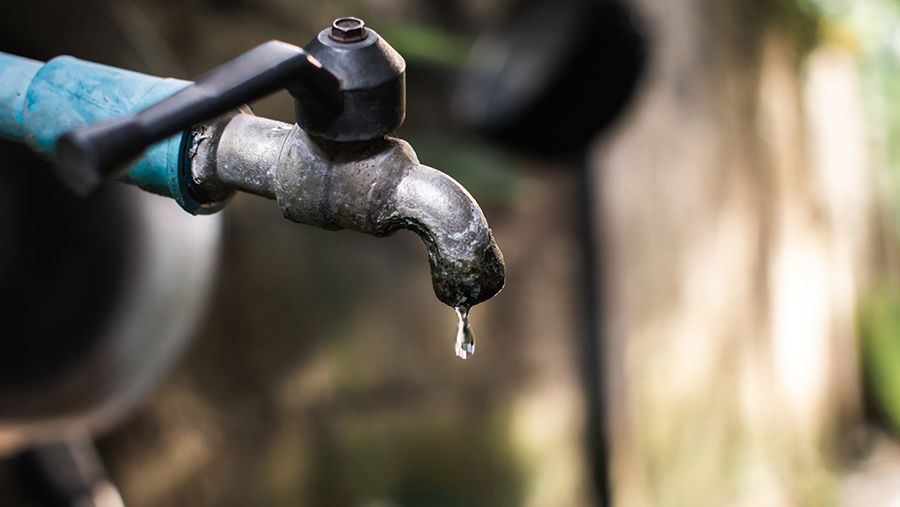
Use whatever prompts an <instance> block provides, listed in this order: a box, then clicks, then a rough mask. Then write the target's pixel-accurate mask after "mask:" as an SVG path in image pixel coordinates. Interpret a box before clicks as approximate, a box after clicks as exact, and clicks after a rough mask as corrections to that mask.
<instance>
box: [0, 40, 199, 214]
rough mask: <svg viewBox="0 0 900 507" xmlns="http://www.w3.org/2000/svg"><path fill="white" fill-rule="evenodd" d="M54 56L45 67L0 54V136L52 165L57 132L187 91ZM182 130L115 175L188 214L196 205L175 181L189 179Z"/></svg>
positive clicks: (174, 82) (169, 82)
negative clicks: (16, 143)
mask: <svg viewBox="0 0 900 507" xmlns="http://www.w3.org/2000/svg"><path fill="white" fill-rule="evenodd" d="M190 84H191V83H190V82H188V81H181V80H178V79H170V78H159V77H154V76H148V75H145V74H139V73H137V72H131V71H127V70H122V69H117V68H115V67H109V66H106V65H100V64H97V63H91V62H85V61H82V60H79V59H77V58H72V57H70V56H60V57H57V58H54V59H52V60H50V61H49V62H47V63H42V62H38V61H35V60H30V59H28V58H22V57H19V56H14V55H10V54H7V53H2V52H0V138H4V139H8V140H11V141H15V142H20V143H25V144H27V145H28V146H29V147H30V148H31V149H32V150H34V152H35V153H37V154H38V155H40V156H42V157H44V158H47V159H52V158H53V146H54V143H55V142H56V139H57V138H58V137H59V136H60V135H62V134H63V133H65V132H67V131H69V130H71V129H73V128H75V127H79V126H82V125H85V124H88V123H93V122H96V121H100V120H103V119H106V118H111V117H114V116H122V115H125V114H130V113H134V112H137V111H139V110H141V109H143V108H145V107H147V106H150V105H152V104H155V103H157V102H159V101H160V100H162V99H164V98H166V97H168V96H170V95H173V94H174V93H175V92H177V91H178V90H181V89H182V88H184V87H186V86H188V85H190ZM189 141H190V134H189V133H188V132H184V133H182V134H179V135H175V136H173V137H171V138H169V139H166V140H165V141H162V142H160V143H158V144H155V145H153V146H152V147H150V148H149V149H147V151H145V152H144V154H143V156H142V157H141V158H140V159H139V160H137V161H136V162H134V163H133V164H132V165H131V166H130V167H129V168H128V169H127V170H126V171H125V173H124V174H123V175H122V176H121V177H120V179H121V180H122V181H124V182H126V183H130V184H133V185H137V186H139V187H141V188H143V189H144V190H147V191H150V192H153V193H156V194H160V195H164V196H167V197H171V198H173V199H175V200H176V201H178V203H179V204H180V205H181V207H182V208H184V209H185V210H187V211H188V212H190V213H192V214H196V213H198V212H201V206H200V204H199V203H197V202H195V201H194V200H193V199H192V198H191V196H190V195H189V194H188V192H186V191H185V186H184V184H183V182H182V178H181V176H180V175H182V174H190V171H185V170H184V167H188V168H189V164H190V161H189V160H187V158H186V156H185V152H186V150H185V147H186V146H188V143H189Z"/></svg>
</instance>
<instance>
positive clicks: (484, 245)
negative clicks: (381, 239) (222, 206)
mask: <svg viewBox="0 0 900 507" xmlns="http://www.w3.org/2000/svg"><path fill="white" fill-rule="evenodd" d="M215 150H216V157H215V164H216V167H215V174H216V175H218V177H219V178H220V179H221V180H222V181H223V182H225V183H226V184H228V185H229V186H231V187H232V188H238V189H241V190H244V191H247V192H251V193H254V194H257V195H261V196H264V197H267V198H274V199H276V200H277V201H278V204H279V206H280V207H281V209H282V211H283V213H284V215H285V217H287V218H288V219H290V220H292V221H294V222H298V223H302V224H307V225H313V226H316V227H321V228H323V229H329V230H340V229H349V230H354V231H358V232H363V233H366V234H372V235H374V236H388V235H390V234H393V233H394V232H396V231H398V230H400V229H406V230H410V231H413V232H415V233H416V234H418V235H419V237H421V238H422V240H423V241H424V243H425V246H426V248H427V250H428V259H429V263H430V266H431V278H432V283H433V286H434V292H435V294H436V295H437V297H438V299H440V300H441V301H442V302H444V303H446V304H447V305H449V306H453V307H457V306H464V307H465V306H472V305H475V304H478V303H481V302H483V301H486V300H487V299H490V298H491V297H493V296H494V295H495V294H497V293H498V292H499V291H500V289H502V288H503V284H504V280H505V267H504V263H503V255H502V254H501V252H500V249H499V248H498V247H497V244H496V242H495V241H494V238H493V235H492V234H491V230H490V228H489V227H488V223H487V220H486V219H485V217H484V214H483V213H482V211H481V208H480V207H479V206H478V203H476V202H475V200H474V199H473V198H472V196H471V195H470V194H469V193H468V192H467V191H466V190H465V189H464V188H463V187H462V186H461V185H460V184H459V183H457V182H456V181H455V180H453V179H452V178H450V177H449V176H447V175H446V174H444V173H442V172H440V171H438V170H436V169H432V168H430V167H428V166H425V165H422V164H420V163H419V160H418V158H417V157H416V154H415V152H414V151H413V149H412V148H411V147H410V146H409V144H408V143H406V142H405V141H402V140H400V139H395V138H390V137H387V138H383V139H379V140H376V141H372V142H366V143H332V142H327V141H322V140H318V139H313V138H311V137H310V136H309V135H308V134H307V133H306V132H304V131H303V130H302V129H301V128H299V127H297V126H293V127H290V126H289V125H287V124H283V123H280V122H275V121H272V120H267V119H263V118H256V117H254V116H250V115H238V116H237V117H236V118H235V119H233V120H232V121H231V122H230V123H229V124H228V126H227V127H225V131H224V132H223V133H222V134H221V136H219V137H218V142H217V144H216V146H215ZM195 165H199V164H196V163H195ZM196 171H203V172H205V173H209V169H208V168H201V167H198V168H197V169H195V174H196ZM206 177H208V175H207V176H206Z"/></svg>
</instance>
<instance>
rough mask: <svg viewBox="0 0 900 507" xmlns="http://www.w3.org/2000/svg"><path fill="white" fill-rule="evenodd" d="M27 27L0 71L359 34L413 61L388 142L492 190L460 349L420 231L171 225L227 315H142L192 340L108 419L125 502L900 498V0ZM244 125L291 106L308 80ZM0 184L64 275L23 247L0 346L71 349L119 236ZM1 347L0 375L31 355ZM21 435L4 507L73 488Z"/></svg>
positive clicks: (428, 8) (4, 481)
mask: <svg viewBox="0 0 900 507" xmlns="http://www.w3.org/2000/svg"><path fill="white" fill-rule="evenodd" d="M4 8H5V11H4V13H3V15H0V28H2V29H0V50H3V51H5V52H9V53H13V54H19V55H23V56H28V57H31V58H35V59H38V60H48V59H50V58H53V57H54V56H57V55H60V54H71V55H74V56H77V57H79V58H82V59H85V60H89V61H96V62H101V63H106V64H109V65H114V66H118V67H123V68H128V69H133V70H136V71H139V72H145V73H149V74H154V75H161V76H173V77H178V78H182V79H191V78H193V77H196V76H198V75H200V74H201V73H202V72H204V71H205V70H208V69H210V68H212V67H214V66H215V65H217V64H219V63H222V62H225V61H227V60H229V59H231V58H233V57H235V56H236V55H238V54H240V53H242V52H243V51H245V50H247V49H249V48H251V47H253V46H255V45H257V44H259V43H262V42H264V41H267V40H270V39H279V40H283V41H286V42H290V43H293V44H297V45H301V46H302V45H305V44H306V43H307V42H308V41H309V40H311V39H312V38H313V36H314V35H315V34H317V33H318V32H319V30H321V29H322V28H324V27H326V26H328V25H329V24H330V23H331V21H332V20H333V19H334V18H337V17H340V16H345V15H355V16H359V17H362V18H363V19H365V20H366V22H367V24H368V26H370V27H372V28H374V29H375V30H376V31H378V32H379V33H380V34H381V35H382V36H383V37H384V38H385V39H386V40H387V41H388V42H389V43H390V44H391V45H392V46H393V47H394V48H395V49H397V50H398V51H399V52H400V53H401V54H402V55H403V56H404V57H405V58H406V61H407V64H408V70H407V95H408V96H407V119H406V123H405V124H404V125H403V127H402V128H401V129H400V130H399V131H398V132H397V133H396V134H397V136H399V137H401V138H404V139H406V140H407V141H409V142H410V143H411V145H412V146H413V147H414V148H415V149H416V151H417V153H418V156H419V159H420V160H421V161H422V162H423V163H425V164H427V165H430V166H433V167H436V168H438V169H440V170H442V171H445V172H447V173H448V174H450V175H451V176H453V177H454V178H456V179H457V180H458V181H460V182H461V183H462V184H463V185H464V186H465V187H466V188H468V189H469V191H470V192H471V193H472V194H473V195H474V197H475V198H476V199H477V200H478V202H479V203H480V204H481V206H482V207H483V209H484V212H485V214H486V216H487V218H488V220H489V222H490V224H491V226H492V228H493V232H494V234H495V235H496V238H497V242H498V243H499V245H500V248H501V249H502V250H503V252H504V254H505V258H506V262H507V275H508V280H507V285H506V288H505V289H504V291H503V292H502V293H501V294H500V295H498V296H497V297H496V298H494V299H493V300H491V301H489V302H487V303H485V304H483V305H479V306H477V307H476V308H474V309H473V311H472V325H473V330H474V332H475V335H476V339H477V340H478V352H477V354H476V355H475V356H474V357H473V358H471V359H469V360H467V361H461V360H459V359H458V358H456V357H455V355H454V353H453V344H454V337H455V326H456V321H455V318H456V317H455V315H454V313H453V311H452V310H451V309H449V308H447V307H445V306H444V305H442V304H441V303H440V302H438V301H437V300H436V299H435V298H434V296H433V293H432V289H431V283H430V277H429V272H428V264H427V262H426V254H425V250H424V247H423V245H422V244H421V242H420V241H419V239H418V238H416V237H415V236H414V235H412V234H408V233H400V234H397V235H396V236H393V237H390V238H388V239H376V238H371V237H366V236H362V235H359V234H355V233H350V232H339V233H333V232H326V231H321V230H317V229H313V228H309V227H303V226H299V225H296V224H293V223H291V222H288V221H286V220H284V219H283V218H282V216H281V212H280V211H279V210H278V208H277V206H276V205H274V204H273V203H272V202H270V201H267V200H264V199H260V198H257V197H253V196H249V195H238V196H236V197H235V198H234V199H233V201H232V202H231V204H230V205H229V206H228V208H227V209H226V210H225V211H223V212H222V213H221V214H220V215H217V217H218V218H215V217H196V218H192V217H189V216H187V215H186V214H183V213H182V215H184V217H187V218H185V220H188V221H193V222H192V223H197V224H204V223H207V224H210V227H215V228H218V227H221V230H220V231H221V232H220V235H219V233H213V234H212V235H211V236H210V239H209V242H208V243H206V244H204V245H205V246H204V248H205V249H206V250H208V251H210V252H212V255H210V256H209V257H208V258H206V257H203V258H199V257H198V259H199V260H198V262H201V263H202V264H203V265H204V266H205V268H204V269H208V270H209V273H210V279H209V281H208V282H207V281H205V279H204V280H203V281H201V282H202V283H208V284H209V286H210V288H211V290H210V292H209V297H208V298H202V297H200V296H196V297H197V298H199V299H198V300H197V301H194V300H191V301H192V302H191V304H189V305H188V304H182V303H183V298H182V299H178V300H177V303H178V304H175V303H172V305H173V306H172V307H171V308H169V309H168V310H167V311H165V312H161V313H160V314H158V315H156V316H154V317H153V318H154V319H157V320H161V321H169V320H171V319H175V320H178V319H182V320H184V321H185V322H184V323H183V326H184V327H185V328H186V329H191V331H189V332H187V334H188V335H189V336H190V337H191V342H190V344H189V345H187V347H186V349H185V351H184V353H183V354H180V353H179V354H175V353H173V355H172V357H173V358H174V357H180V359H178V360H177V362H175V367H174V370H173V371H172V372H171V373H169V374H168V375H165V376H164V377H163V381H162V383H161V384H160V385H159V386H158V387H157V388H156V389H155V390H154V391H153V392H152V393H151V394H150V396H149V397H147V398H145V399H143V401H142V402H141V403H140V404H139V405H137V407H136V408H135V409H134V410H133V411H130V412H129V413H128V414H127V415H126V416H125V417H124V418H120V417H116V420H117V423H116V424H114V425H112V426H111V427H109V428H108V431H104V432H102V433H100V434H98V435H96V443H97V449H98V450H99V456H100V458H102V461H103V462H104V463H105V465H106V468H107V472H108V474H109V477H110V478H111V480H112V482H113V483H114V484H115V485H116V486H117V487H118V488H119V490H120V492H121V496H122V498H124V500H125V503H126V504H127V505H129V506H147V507H150V506H169V505H193V506H205V505H210V506H212V505H215V506H249V505H310V506H364V507H394V506H397V507H400V506H448V507H449V506H513V505H521V506H532V507H553V506H586V505H622V506H629V507H630V506H651V505H652V506H722V505H729V506H731V505H734V506H759V505H767V506H812V505H816V506H819V505H823V506H827V505H841V506H882V505H883V506H888V505H897V504H898V502H900V441H898V440H897V439H898V438H900V290H898V289H900V249H898V234H900V150H898V149H897V146H900V145H898V144H896V143H895V142H893V141H894V140H895V139H900V2H897V1H896V0H763V1H760V0H735V1H731V2H720V1H714V0H667V1H665V2H663V1H656V0H552V1H550V0H548V1H544V0H496V1H485V0H452V1H451V0H448V1H443V2H413V1H409V0H346V1H331V2H324V1H313V0H309V1H302V2H301V1H290V2H289V1H285V0H180V1H177V2H176V1H172V0H84V1H82V2H63V1H54V0H30V1H29V2H16V3H14V4H13V5H6V6H4ZM254 111H255V113H256V114H257V115H260V116H265V117H270V118H274V119H278V120H281V121H286V122H293V118H294V114H293V105H292V101H291V98H290V97H289V96H288V95H287V94H285V93H281V94H278V95H276V96H273V97H271V98H269V99H266V100H263V101H260V102H259V103H257V104H254ZM0 176H2V178H0V183H3V185H0V194H2V195H4V200H5V201H6V203H7V204H6V206H5V207H2V206H0V211H3V218H2V219H0V233H2V232H3V231H4V228H3V227H6V228H7V229H6V230H12V229H14V228H15V227H19V228H23V227H24V226H21V225H18V226H15V227H14V225H10V224H23V223H24V224H28V225H27V228H28V230H30V231H36V232H34V234H33V236H39V237H40V239H39V240H38V239H35V238H32V237H31V236H29V238H30V239H29V240H30V242H29V243H28V245H29V246H30V248H32V249H33V250H34V251H36V252H40V255H28V256H23V254H21V252H18V253H17V245H24V244H25V243H23V242H21V241H23V240H21V236H20V240H19V241H20V242H19V243H15V242H7V244H6V245H3V244H0V283H2V287H3V288H4V289H3V295H4V296H3V299H4V300H5V301H6V302H5V303H4V305H0V306H2V307H3V309H2V314H0V318H2V321H3V322H4V328H3V329H4V331H2V333H3V334H4V337H5V338H6V339H8V340H10V341H14V340H15V339H16V338H18V337H19V336H27V335H28V333H25V334H24V335H22V334H21V329H25V328H28V329H31V328H34V327H36V326H37V327H40V329H42V330H46V333H48V334H52V335H53V336H56V337H57V339H58V340H61V341H63V342H65V343H68V344H69V345H71V343H74V342H77V341H76V340H75V336H76V335H75V334H74V331H73V329H74V328H73V327H69V326H68V325H67V324H65V325H64V324H58V325H57V326H56V327H54V326H52V325H46V322H56V320H55V319H57V316H58V315H60V314H61V313H64V312H63V311H62V310H61V309H62V308H65V307H66V305H68V304H70V303H74V302H76V301H79V300H80V299H89V300H90V299H91V298H90V297H89V296H87V295H85V293H83V292H79V290H78V287H79V285H78V283H77V282H79V280H75V281H73V280H72V279H71V276H68V275H65V273H67V271H66V266H68V267H69V270H70V271H71V270H72V269H76V268H73V267H72V266H73V265H71V264H67V262H68V261H67V259H69V258H70V257H71V255H70V254H71V252H73V251H80V250H79V249H81V248H82V247H83V245H82V241H83V236H82V235H81V234H80V232H79V231H81V229H80V228H79V227H86V226H84V225H83V224H85V223H97V224H99V227H101V228H103V230H111V229H110V228H115V227H117V226H116V224H111V225H110V224H107V223H106V222H104V221H103V220H101V218H103V217H106V218H107V219H108V218H109V217H108V215H107V214H105V213H104V212H103V210H102V209H99V208H98V209H93V208H91V209H90V210H87V211H83V212H81V211H79V212H78V213H75V212H65V213H60V212H54V213H50V212H47V211H46V210H44V209H43V208H44V206H41V205H40V204H41V202H39V201H36V200H34V199H31V198H29V197H28V195H29V194H28V192H30V191H31V189H34V190H35V191H37V190H40V191H42V192H45V194H43V198H42V200H43V201H44V202H49V201H53V202H57V201H59V202H63V203H64V205H65V206H68V207H76V208H77V207H79V206H85V205H84V204H79V203H77V202H74V200H73V199H72V198H70V197H68V196H66V195H65V193H64V192H63V191H62V190H61V189H58V188H57V184H56V182H55V181H54V180H53V178H52V175H51V171H50V169H49V166H48V165H47V164H46V163H44V162H41V161H39V160H37V159H36V158H34V157H33V156H31V155H30V154H29V153H28V152H27V151H26V150H25V149H24V148H22V147H18V146H14V145H12V144H10V143H3V144H2V145H0ZM4 186H5V190H2V189H3V187H4ZM48 194H49V195H50V196H51V197H52V199H51V198H50V197H46V195H48ZM99 199H104V198H103V197H102V196H101V197H100V198H99ZM108 199H114V198H113V197H108ZM152 199H153V203H154V204H152V205H151V206H155V207H157V208H159V211H154V212H153V213H154V214H156V213H160V214H166V213H169V214H172V215H173V216H174V215H177V214H178V213H179V212H180V210H179V209H178V207H177V204H175V203H174V202H169V201H166V200H164V199H162V198H156V197H153V198H152ZM157 201H158V202H157ZM10 202H13V203H16V204H15V205H12V204H9V203H10ZM87 206H89V207H90V206H95V207H96V206H100V205H99V204H96V202H95V204H90V205H87ZM66 209H69V208H66ZM78 209H81V208H78ZM154 209H156V208H154ZM92 210H93V211H92ZM61 216H64V217H65V220H60V217H61ZM166 216H168V215H166ZM172 220H177V219H175V218H173V219H172ZM212 220H218V221H221V224H219V223H218V222H217V223H216V224H215V225H214V226H213V225H211V224H212V222H210V221H212ZM196 227H203V226H201V225H197V226H196ZM60 228H63V229H64V230H65V231H66V233H65V234H63V233H62V232H60V231H59V230H60ZM122 229H123V231H124V232H121V234H123V235H124V237H128V235H129V234H132V232H130V229H129V228H128V227H124V228H122ZM116 230H118V229H116ZM217 230H219V229H217ZM185 234H186V235H187V236H196V234H197V233H191V232H188V233H185ZM3 237H4V236H3V234H0V238H3ZM5 237H11V236H5ZM113 243H114V242H113ZM106 246H107V247H108V248H112V247H113V246H114V244H113V245H106ZM51 254H52V255H51ZM113 268H116V267H115V266H113V267H112V268H110V267H109V266H91V267H90V270H91V271H90V272H91V273H95V274H97V273H100V274H103V273H105V275H104V276H112V274H110V273H114V272H115V269H113ZM116 269H117V268H116ZM76 270H77V269H76ZM106 270H109V271H106ZM60 273H62V275H61V274H60ZM104 276H99V277H97V278H89V279H88V280H86V281H85V280H81V281H80V283H82V284H87V286H90V287H93V286H94V285H92V284H97V283H100V282H97V280H99V279H102V278H104ZM60 277H62V278H65V279H66V280H67V283H69V284H70V285H67V286H66V287H67V290H70V291H71V292H65V293H61V292H59V290H61V289H60V286H59V284H58V283H57V279H59V278H60ZM201 282H198V283H201ZM173 283H174V282H173ZM158 285H160V286H159V287H157V289H158V291H161V293H165V291H166V290H167V289H166V286H165V284H158ZM73 287H74V288H73ZM38 306H39V307H41V312H36V311H34V310H33V307H38ZM102 311H105V310H101V312H102ZM184 313H189V314H190V318H187V317H176V315H179V314H184ZM188 321H191V322H190V323H188ZM66 322H68V321H66ZM179 322H180V321H179ZM42 323H43V324H45V325H43V326H41V325H42ZM189 324H190V325H189ZM179 325H181V324H179ZM45 328H46V329H45ZM150 334H151V336H150V337H148V340H150V342H151V343H152V339H153V338H152V333H150ZM54 343H56V342H54ZM13 348H14V347H13ZM75 348H77V347H75ZM52 350H53V352H49V353H48V354H47V357H48V363H47V364H50V363H52V361H54V360H59V361H62V359H59V358H58V357H57V355H58V354H59V353H58V352H56V351H57V350H58V349H57V348H55V346H54V348H53V349H52ZM179 350H180V349H179ZM0 354H2V353H0ZM66 354H68V355H66V357H69V356H72V357H76V356H77V354H75V353H69V352H67V353H66ZM12 357H15V356H13V355H8V356H7V358H8V359H7V360H6V361H5V362H4V360H3V359H2V358H0V367H2V368H0V370H3V372H5V373H8V375H6V376H4V375H0V380H3V379H4V378H6V377H9V378H14V380H16V381H21V378H22V375H24V373H22V372H26V373H27V372H31V371H32V370H31V368H30V367H29V368H24V367H22V365H21V364H17V363H16V361H13V360H11V359H9V358H12ZM166 360H167V361H169V362H171V361H174V359H171V358H168V359H166ZM42 364H44V363H42ZM54 364H55V363H54ZM44 366H45V367H47V368H48V371H50V373H49V374H50V375H52V374H53V371H55V370H54V368H51V367H49V366H46V364H44ZM138 367H139V366H135V365H122V367H121V368H120V369H121V370H122V371H124V372H126V373H127V371H128V370H129V368H138ZM9 372H15V375H13V374H12V373H9ZM16 375H18V376H16ZM0 391H2V389H0ZM0 394H2V392H0ZM0 426H2V425H0ZM0 429H2V427H0ZM59 437H60V438H68V437H69V435H65V434H60V435H59ZM19 450H20V451H21V452H23V454H18V455H14V456H10V457H9V458H7V459H5V460H3V461H2V462H0V499H2V500H0V504H2V505H16V506H18V505H22V506H43V505H51V504H52V505H60V504H64V503H59V502H60V500H59V499H55V500H48V499H47V498H45V497H46V495H45V494H44V493H45V491H44V489H45V488H46V487H47V485H46V484H45V483H43V482H41V480H40V479H36V478H35V474H33V473H30V472H29V470H31V469H33V468H34V467H33V465H34V456H33V455H32V454H29V451H28V450H27V449H25V448H20V449H19ZM54 501H55V502H57V503H56V504H53V503H52V502H54ZM48 502H50V503H48ZM110 505H112V504H110Z"/></svg>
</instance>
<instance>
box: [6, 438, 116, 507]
mask: <svg viewBox="0 0 900 507" xmlns="http://www.w3.org/2000/svg"><path fill="white" fill-rule="evenodd" d="M18 462H19V464H20V470H21V473H22V476H23V479H24V481H25V482H26V484H27V485H28V487H29V489H30V490H31V491H32V492H33V496H34V497H35V498H36V499H38V500H39V501H40V502H41V505H44V506H46V507H123V506H124V503H123V501H122V497H121V495H120V494H119V492H118V490H117V489H116V487H115V486H114V485H113V484H112V482H110V479H109V477H108V476H107V473H106V467H104V466H103V462H102V461H101V459H100V455H99V454H98V453H97V448H96V447H95V446H94V443H93V441H92V440H91V439H90V437H71V438H69V439H68V440H65V441H60V442H56V443H53V444H47V445H42V446H38V447H35V448H33V449H31V450H29V451H27V452H25V453H23V454H22V455H20V456H19V458H18Z"/></svg>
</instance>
